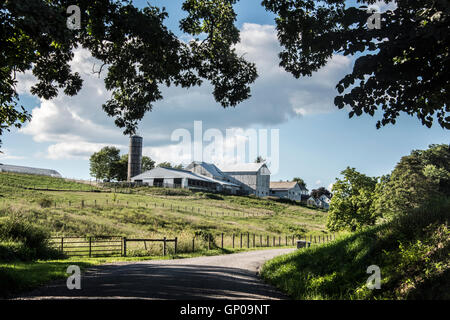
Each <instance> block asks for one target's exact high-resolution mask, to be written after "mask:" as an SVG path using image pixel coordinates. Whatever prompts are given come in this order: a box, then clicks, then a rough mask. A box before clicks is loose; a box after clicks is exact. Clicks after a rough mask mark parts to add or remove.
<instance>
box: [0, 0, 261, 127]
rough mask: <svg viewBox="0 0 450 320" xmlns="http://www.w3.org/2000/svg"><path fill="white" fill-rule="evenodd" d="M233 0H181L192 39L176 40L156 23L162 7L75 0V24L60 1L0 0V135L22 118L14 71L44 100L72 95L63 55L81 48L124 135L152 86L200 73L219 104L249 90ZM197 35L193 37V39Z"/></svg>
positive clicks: (148, 105) (249, 71) (75, 77)
mask: <svg viewBox="0 0 450 320" xmlns="http://www.w3.org/2000/svg"><path fill="white" fill-rule="evenodd" d="M235 2H236V0H185V1H184V3H183V6H182V8H183V10H184V11H185V12H186V17H185V18H184V19H182V20H181V21H180V29H181V31H182V32H184V33H185V34H186V35H188V36H189V37H191V38H193V40H192V41H190V42H189V43H185V42H183V41H182V40H180V39H178V38H177V37H176V36H175V35H174V34H173V33H172V32H171V31H169V30H168V29H167V27H166V26H165V25H164V20H165V19H166V18H167V16H168V13H167V12H165V9H164V8H162V9H160V8H158V7H155V6H151V5H149V4H148V5H147V6H146V7H145V8H143V9H138V8H136V7H134V6H133V5H132V3H131V1H119V0H78V1H76V2H75V3H76V5H77V6H78V7H79V8H80V12H81V22H82V23H81V28H80V29H76V30H74V29H71V28H68V27H67V18H68V14H67V9H68V7H69V5H72V4H73V2H72V1H67V0H21V1H15V0H4V1H1V2H0V23H1V32H0V48H1V53H2V54H1V55H0V70H1V72H0V92H1V95H0V135H1V134H2V133H3V130H9V128H10V127H11V126H16V127H20V126H21V125H22V124H23V123H24V122H25V121H26V120H28V119H29V118H30V114H29V113H27V112H26V110H25V109H24V108H22V106H18V94H17V90H16V84H17V79H16V74H17V73H23V72H25V71H27V70H31V71H32V73H33V75H34V76H35V77H36V78H37V83H36V84H35V85H34V86H33V87H32V89H31V93H32V94H34V95H36V96H38V97H40V98H43V99H52V98H54V97H56V96H57V95H58V92H59V90H60V89H62V90H63V91H64V94H66V95H69V96H73V95H76V94H77V93H78V92H79V91H80V89H81V87H82V79H81V76H80V74H79V73H77V72H73V71H72V69H71V66H70V62H71V60H72V59H73V57H74V54H73V50H74V49H75V48H77V47H83V48H86V49H87V50H89V51H90V53H91V54H92V56H93V57H95V58H96V59H98V60H99V61H100V63H101V66H100V67H99V66H97V67H96V70H95V71H94V67H93V72H96V73H98V74H99V75H100V73H102V71H103V69H104V68H105V70H106V75H105V80H104V81H105V86H106V89H107V90H108V91H109V92H111V97H110V99H109V100H108V101H106V103H105V104H103V106H102V107H103V109H104V111H105V112H106V113H107V115H108V116H111V117H114V118H115V124H116V125H117V126H118V127H120V128H123V129H124V134H127V135H128V134H132V133H134V132H135V131H136V128H137V125H138V122H139V121H140V120H141V119H142V118H143V116H144V114H145V113H146V112H147V111H151V110H152V106H153V103H154V102H155V101H158V100H160V99H162V98H163V97H162V94H161V90H160V86H161V85H163V86H166V85H167V86H169V85H176V86H181V87H185V88H188V87H192V86H196V85H201V84H202V82H203V81H204V80H207V81H209V82H210V83H211V84H212V86H213V95H214V98H215V99H216V101H217V102H219V103H220V104H221V105H222V106H223V107H229V106H235V105H237V104H238V103H240V102H241V101H243V100H245V99H247V98H249V97H250V87H249V85H250V84H251V83H253V82H254V81H255V79H256V77H257V73H256V68H255V66H254V64H252V63H249V62H247V61H246V60H245V59H244V58H243V57H241V56H238V55H237V54H236V51H235V49H234V45H235V44H236V43H238V42H239V30H238V29H237V28H236V26H235V25H234V23H235V21H236V14H235V12H234V10H233V4H235ZM200 38H201V39H200Z"/></svg>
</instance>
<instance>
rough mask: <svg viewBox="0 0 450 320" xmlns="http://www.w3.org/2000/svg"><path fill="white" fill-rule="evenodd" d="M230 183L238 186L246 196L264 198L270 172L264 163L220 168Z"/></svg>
mask: <svg viewBox="0 0 450 320" xmlns="http://www.w3.org/2000/svg"><path fill="white" fill-rule="evenodd" d="M220 170H221V171H222V172H223V173H225V174H226V175H227V176H228V177H230V179H231V182H233V183H236V184H240V185H241V188H242V191H243V192H244V193H246V194H254V195H256V196H257V197H266V196H268V195H269V189H270V171H269V168H267V165H266V164H265V163H239V164H233V165H225V166H221V167H220Z"/></svg>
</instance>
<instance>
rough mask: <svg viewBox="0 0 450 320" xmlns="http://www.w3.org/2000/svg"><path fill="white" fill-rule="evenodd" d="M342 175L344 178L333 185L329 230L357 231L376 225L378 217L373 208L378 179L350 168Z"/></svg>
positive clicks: (328, 222) (328, 221)
mask: <svg viewBox="0 0 450 320" xmlns="http://www.w3.org/2000/svg"><path fill="white" fill-rule="evenodd" d="M341 174H342V175H343V176H344V178H343V179H342V180H341V179H338V178H336V182H335V183H334V184H333V189H332V191H333V198H332V199H331V203H330V210H329V212H328V218H327V228H328V229H329V230H330V231H337V230H344V229H348V230H351V231H355V230H356V229H358V228H361V227H363V226H366V225H373V224H375V221H376V219H377V216H376V215H374V214H373V211H372V210H371V206H372V200H373V198H372V196H373V192H374V190H375V185H376V184H377V178H372V177H368V176H366V175H365V174H362V173H360V172H358V171H356V170H355V168H350V167H347V169H345V170H343V171H342V172H341Z"/></svg>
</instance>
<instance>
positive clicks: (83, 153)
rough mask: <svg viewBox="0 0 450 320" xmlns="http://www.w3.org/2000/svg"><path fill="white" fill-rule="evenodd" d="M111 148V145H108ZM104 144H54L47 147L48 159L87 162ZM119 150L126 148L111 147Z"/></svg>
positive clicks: (80, 142)
mask: <svg viewBox="0 0 450 320" xmlns="http://www.w3.org/2000/svg"><path fill="white" fill-rule="evenodd" d="M108 145H109V146H111V144H108ZM106 146H107V144H104V143H90V142H82V141H79V142H73V143H66V142H61V143H56V144H52V145H50V146H49V147H48V155H47V158H48V159H52V160H59V159H83V160H87V159H89V157H90V156H91V155H92V154H93V153H94V152H97V151H99V150H100V149H101V148H103V147H106ZM112 146H114V147H116V148H119V149H121V150H126V146H121V145H112Z"/></svg>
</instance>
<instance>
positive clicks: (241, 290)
mask: <svg viewBox="0 0 450 320" xmlns="http://www.w3.org/2000/svg"><path fill="white" fill-rule="evenodd" d="M293 250H295V249H272V250H259V251H251V252H243V253H236V254H229V255H222V256H213V257H197V258H189V259H175V260H153V261H140V262H121V263H115V264H108V265H102V266H98V267H93V268H90V269H89V270H87V271H86V272H85V273H84V274H83V275H82V277H81V290H68V289H67V287H66V281H65V280H64V281H58V282H55V283H52V284H50V285H48V286H46V287H43V288H40V289H37V290H35V291H32V292H30V293H28V294H26V295H23V296H21V297H19V299H79V298H81V299H104V298H106V299H110V298H124V299H183V300H189V299H287V297H286V296H284V295H283V294H281V293H280V292H278V291H276V290H275V289H274V288H273V287H271V286H269V285H267V284H265V283H263V282H262V281H261V280H260V279H259V278H258V276H257V272H258V269H259V268H260V267H261V265H262V264H263V263H264V262H265V261H267V260H269V259H271V258H273V257H275V256H277V255H280V254H286V253H289V252H292V251H293Z"/></svg>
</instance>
